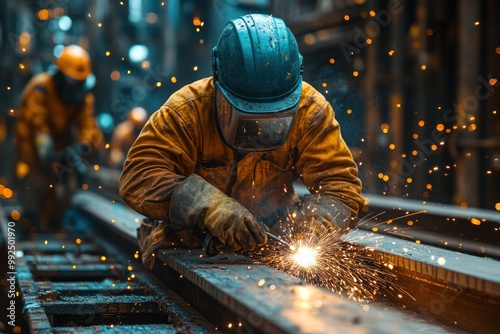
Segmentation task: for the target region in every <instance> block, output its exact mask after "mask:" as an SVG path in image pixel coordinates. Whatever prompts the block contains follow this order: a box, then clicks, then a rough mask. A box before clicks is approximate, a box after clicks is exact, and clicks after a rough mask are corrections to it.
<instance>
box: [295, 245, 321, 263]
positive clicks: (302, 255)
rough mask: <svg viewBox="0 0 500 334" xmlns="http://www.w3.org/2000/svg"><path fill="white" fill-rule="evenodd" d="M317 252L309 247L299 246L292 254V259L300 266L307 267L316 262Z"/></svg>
mask: <svg viewBox="0 0 500 334" xmlns="http://www.w3.org/2000/svg"><path fill="white" fill-rule="evenodd" d="M317 256H318V252H317V251H316V250H315V249H313V248H311V247H303V246H302V247H299V248H298V249H297V251H296V252H295V254H294V255H293V261H295V263H296V264H297V265H299V266H301V267H305V268H309V267H312V266H314V265H315V264H316V257H317Z"/></svg>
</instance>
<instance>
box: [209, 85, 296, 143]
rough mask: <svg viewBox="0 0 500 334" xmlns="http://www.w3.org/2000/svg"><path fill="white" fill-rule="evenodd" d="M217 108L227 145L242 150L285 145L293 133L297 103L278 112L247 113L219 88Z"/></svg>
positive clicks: (221, 129) (217, 90)
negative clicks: (290, 133)
mask: <svg viewBox="0 0 500 334" xmlns="http://www.w3.org/2000/svg"><path fill="white" fill-rule="evenodd" d="M215 102H216V104H215V107H216V108H217V116H218V121H219V127H220V131H221V133H222V136H223V137H224V141H225V142H226V144H227V145H229V146H230V147H232V148H234V149H238V150H243V151H268V150H273V149H276V148H278V147H280V146H282V145H283V144H284V143H285V141H286V139H287V137H288V133H289V132H290V128H291V126H292V123H293V120H294V118H295V115H296V113H297V109H298V104H297V105H296V106H294V107H293V108H291V109H290V110H287V111H282V112H279V113H247V112H242V111H240V110H238V109H236V108H234V107H233V106H232V105H231V104H230V103H229V101H228V100H227V99H226V98H225V97H224V94H222V92H221V91H220V90H219V89H216V99H215Z"/></svg>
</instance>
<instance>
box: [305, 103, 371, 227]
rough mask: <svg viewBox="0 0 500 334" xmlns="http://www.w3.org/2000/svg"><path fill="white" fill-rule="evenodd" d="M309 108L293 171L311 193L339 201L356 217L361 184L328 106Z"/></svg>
mask: <svg viewBox="0 0 500 334" xmlns="http://www.w3.org/2000/svg"><path fill="white" fill-rule="evenodd" d="M322 101H323V103H320V104H315V103H312V104H310V105H309V107H308V108H309V110H307V115H308V116H306V118H305V122H302V123H301V125H300V127H301V131H300V132H301V133H302V134H303V136H302V137H301V140H300V141H299V147H298V148H299V158H298V161H297V163H296V168H297V171H298V172H299V175H300V176H301V178H302V181H303V183H304V184H305V185H306V186H307V188H308V189H309V191H310V192H311V193H312V194H319V195H328V196H332V197H334V198H336V199H338V200H340V201H341V202H342V203H343V204H345V205H346V206H347V208H348V209H349V210H350V211H351V213H352V217H356V216H357V214H358V211H359V209H361V207H362V206H363V203H364V198H363V197H362V196H361V194H360V193H361V181H360V179H359V178H358V168H357V165H356V163H355V162H354V159H353V157H352V154H351V152H350V150H349V148H348V147H347V145H346V143H345V142H344V139H343V138H342V135H341V130H340V126H339V123H338V121H337V120H336V119H335V114H334V111H333V108H332V107H331V105H330V103H328V102H327V101H326V100H324V99H323V100H322Z"/></svg>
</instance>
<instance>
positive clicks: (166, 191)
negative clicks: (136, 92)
mask: <svg viewBox="0 0 500 334" xmlns="http://www.w3.org/2000/svg"><path fill="white" fill-rule="evenodd" d="M192 173H196V174H198V175H200V176H202V177H203V178H204V179H205V180H206V181H208V182H209V183H210V184H212V185H214V186H215V187H217V188H218V189H220V190H221V191H222V192H224V193H225V194H227V195H228V196H230V197H232V198H234V199H236V200H237V201H238V202H239V203H240V204H242V205H243V206H245V207H246V208H247V209H249V210H250V212H252V213H253V214H254V215H256V216H261V215H265V214H267V213H269V212H271V211H273V210H274V209H276V208H277V207H280V206H283V205H290V204H293V203H294V202H296V201H297V196H296V194H295V191H294V188H293V182H294V181H295V180H298V179H300V180H301V181H302V182H303V184H304V185H305V186H306V187H307V188H308V189H309V191H310V192H311V193H319V194H324V195H330V196H333V197H334V198H336V199H338V200H340V201H341V202H343V203H344V204H345V205H346V206H347V207H348V208H349V210H350V211H351V212H352V215H353V216H356V215H357V213H358V211H359V209H360V208H361V206H362V205H363V203H364V199H363V197H362V196H361V195H360V193H361V181H360V180H359V178H358V176H357V175H358V169H357V165H356V163H355V162H354V160H353V158H352V155H351V152H350V151H349V149H348V147H347V146H346V144H345V142H344V140H343V139H342V136H341V132H340V127H339V123H338V122H337V121H336V119H335V117H334V112H333V109H332V107H331V105H330V103H328V101H327V100H326V99H325V97H324V96H323V95H322V94H320V93H319V92H318V91H316V90H315V89H314V88H313V87H312V86H311V85H309V84H308V83H305V82H304V83H303V86H302V94H301V100H300V106H299V110H298V113H297V115H296V118H295V121H294V123H293V126H292V129H291V132H290V134H289V137H288V138H287V141H286V142H285V144H284V145H283V146H281V147H280V148H278V149H276V150H273V151H268V152H251V153H248V154H246V155H244V156H243V157H242V158H241V159H238V155H237V152H235V151H234V150H232V149H231V148H229V147H227V146H226V145H224V143H223V141H222V139H221V137H220V136H219V133H218V130H217V126H216V122H215V118H214V87H213V80H212V78H205V79H201V80H199V81H196V82H194V83H192V84H190V85H187V86H185V87H183V88H181V89H180V90H179V91H177V92H176V93H174V94H173V95H172V96H171V97H170V98H169V99H168V100H167V102H166V103H165V104H164V105H163V106H162V107H161V108H160V109H159V110H157V111H156V112H155V113H154V114H153V115H152V116H151V117H150V119H149V120H148V122H147V123H146V125H145V126H144V128H143V130H142V132H141V134H140V135H139V137H138V138H137V140H136V141H135V143H134V145H133V146H132V147H131V148H130V150H129V153H128V156H127V159H126V161H125V163H124V168H123V171H122V175H121V180H120V195H121V197H122V198H123V200H124V201H125V202H126V203H127V204H128V205H129V206H130V207H131V208H132V209H134V210H135V211H137V212H139V213H141V214H142V215H144V216H146V217H149V218H150V219H152V220H159V221H163V222H164V224H161V225H160V226H156V227H155V226H152V227H150V228H149V229H144V230H142V231H141V230H140V231H139V245H140V247H141V250H142V252H143V254H142V255H143V262H144V264H145V265H146V267H152V260H151V255H152V254H153V253H154V251H155V250H156V249H158V248H160V247H168V246H179V245H187V246H194V247H196V246H199V240H188V239H189V236H186V235H183V236H182V237H181V236H179V235H178V234H179V233H177V235H175V234H174V232H173V231H172V230H171V229H169V227H168V220H169V218H168V217H169V202H170V198H171V196H172V193H173V192H174V190H175V189H176V187H177V186H178V185H179V184H180V183H181V182H182V181H183V180H184V179H185V178H186V177H187V176H189V175H191V174H192ZM142 228H143V227H141V229H142Z"/></svg>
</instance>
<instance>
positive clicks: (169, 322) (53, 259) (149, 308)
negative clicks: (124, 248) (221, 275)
mask: <svg viewBox="0 0 500 334" xmlns="http://www.w3.org/2000/svg"><path fill="white" fill-rule="evenodd" d="M76 238H77V237H76V236H74V237H69V236H68V237H67V238H66V239H65V240H64V239H59V238H56V239H57V242H56V240H52V239H50V238H48V239H47V236H44V238H42V239H40V240H31V241H30V242H28V243H26V245H27V247H23V246H24V242H19V244H18V247H19V249H20V250H23V253H24V255H23V254H21V253H20V256H19V257H18V259H17V279H18V283H19V288H20V292H21V295H22V301H23V314H24V317H25V318H26V321H27V323H28V325H29V330H30V333H95V332H100V333H138V332H152V333H153V332H162V333H163V332H165V333H211V332H213V331H214V326H213V325H212V324H211V323H209V322H208V321H206V320H205V319H204V318H203V317H202V316H201V315H200V314H199V313H197V312H196V311H194V310H193V309H192V308H191V307H190V306H189V305H187V303H185V302H184V301H183V300H182V299H181V298H180V297H178V296H177V295H176V294H175V293H174V292H173V291H172V290H170V289H168V288H167V287H165V286H163V285H160V286H158V284H156V285H155V283H157V282H153V281H154V279H153V280H151V279H148V276H151V274H150V273H148V272H146V271H144V270H142V269H141V268H140V266H136V265H137V263H135V262H132V261H130V260H125V259H124V258H123V257H122V256H121V255H120V254H119V252H117V251H116V250H115V249H113V248H112V246H110V245H103V246H102V247H100V249H101V253H100V254H94V253H92V254H85V253H83V252H81V249H80V250H79V251H78V253H76V254H75V253H70V252H67V253H62V252H60V251H58V252H53V251H54V247H52V248H50V247H47V249H49V250H50V252H49V253H47V254H45V253H44V252H43V251H44V246H48V245H49V244H56V243H58V242H59V243H60V244H59V245H65V244H71V243H72V242H74V240H75V239H76ZM80 238H82V239H83V237H82V236H79V237H78V238H77V239H79V240H80V242H83V243H86V242H88V243H92V242H89V241H88V240H92V241H96V242H97V243H101V245H102V244H103V241H102V240H99V238H98V237H88V238H87V239H84V241H82V239H80ZM57 248H58V249H59V247H57ZM65 248H66V247H65ZM35 249H36V252H35V251H34V250H35ZM89 249H91V250H95V249H96V248H93V247H90V248H89ZM30 253H35V254H30ZM134 267H136V268H135V269H134ZM137 267H138V268H137ZM114 270H117V271H116V272H115V271H114ZM117 272H118V273H119V274H116V273H117Z"/></svg>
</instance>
